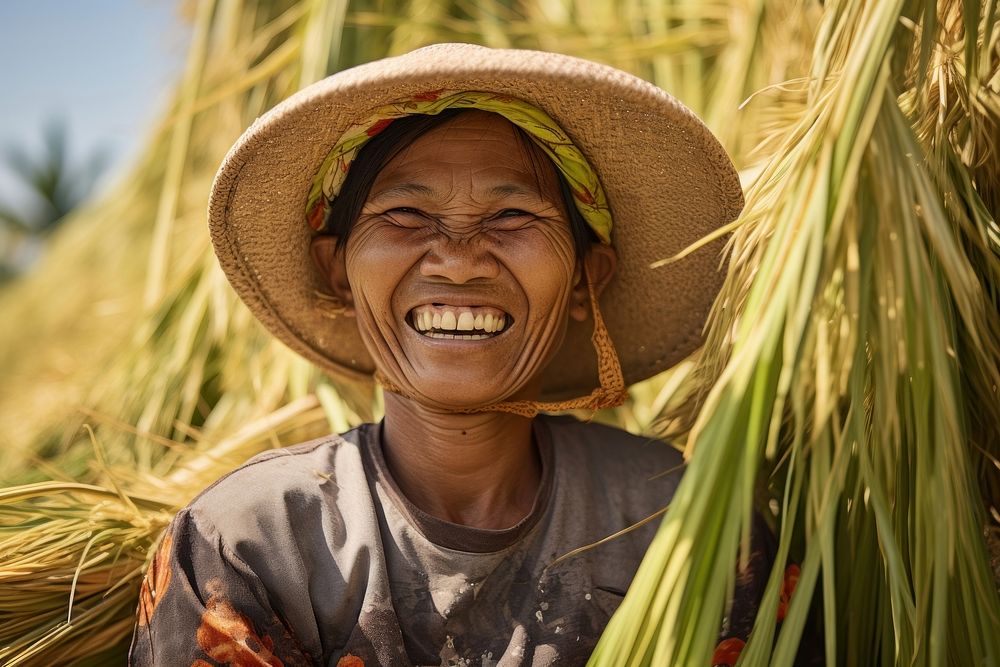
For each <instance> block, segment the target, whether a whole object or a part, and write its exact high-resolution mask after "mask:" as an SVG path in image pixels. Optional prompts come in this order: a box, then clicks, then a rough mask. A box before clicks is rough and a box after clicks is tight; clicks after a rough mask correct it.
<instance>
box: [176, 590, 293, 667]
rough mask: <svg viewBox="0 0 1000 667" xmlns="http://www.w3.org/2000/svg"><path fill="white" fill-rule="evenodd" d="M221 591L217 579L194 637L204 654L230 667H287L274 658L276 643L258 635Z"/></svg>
mask: <svg viewBox="0 0 1000 667" xmlns="http://www.w3.org/2000/svg"><path fill="white" fill-rule="evenodd" d="M221 587H222V586H221V582H220V581H219V580H218V579H215V580H212V581H209V582H208V584H207V586H206V588H207V589H208V592H209V598H208V602H207V603H206V604H205V613H203V614H202V615H201V625H200V626H198V631H197V633H196V635H195V636H196V638H197V640H198V646H200V647H201V650H202V651H204V652H205V653H206V655H208V657H210V658H211V659H212V660H215V661H216V662H219V663H222V664H223V665H228V666H229V667H264V666H266V667H284V663H283V662H282V661H281V660H280V659H279V658H278V657H277V656H276V655H274V640H272V639H271V638H270V637H268V636H267V635H264V636H263V637H261V636H260V635H258V634H257V632H256V630H255V629H254V627H253V623H252V622H251V621H250V619H249V618H247V617H246V616H244V615H243V614H241V613H239V612H238V611H236V609H235V608H233V605H231V604H230V603H229V601H228V600H225V599H224V598H223V597H222V596H221V595H220V594H219V590H220V589H221Z"/></svg>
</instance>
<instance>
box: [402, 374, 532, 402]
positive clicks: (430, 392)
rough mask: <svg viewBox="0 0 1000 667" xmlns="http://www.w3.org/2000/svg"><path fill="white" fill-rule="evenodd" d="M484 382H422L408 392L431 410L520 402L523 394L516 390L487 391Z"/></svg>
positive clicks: (506, 388)
mask: <svg viewBox="0 0 1000 667" xmlns="http://www.w3.org/2000/svg"><path fill="white" fill-rule="evenodd" d="M484 384H485V383H484V381H482V380H472V381H470V380H469V379H468V378H465V379H464V380H461V381H457V382H456V381H451V382H445V381H443V382H426V381H424V382H420V383H418V384H415V385H413V386H412V389H411V390H410V391H409V392H408V393H410V394H411V396H412V397H413V400H415V401H416V402H418V403H420V404H422V405H424V406H426V407H430V408H438V409H445V410H469V409H473V408H480V407H482V406H484V405H490V404H493V403H499V402H501V401H511V400H520V399H521V398H524V396H521V395H520V394H522V393H523V392H521V391H518V390H517V389H516V388H515V389H514V390H511V389H510V388H508V387H495V388H490V389H487V388H486V387H485V386H484Z"/></svg>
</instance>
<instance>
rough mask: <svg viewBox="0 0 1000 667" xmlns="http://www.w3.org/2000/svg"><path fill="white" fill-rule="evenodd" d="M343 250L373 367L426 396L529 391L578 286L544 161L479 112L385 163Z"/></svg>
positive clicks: (459, 403) (491, 398)
mask: <svg viewBox="0 0 1000 667" xmlns="http://www.w3.org/2000/svg"><path fill="white" fill-rule="evenodd" d="M344 253H345V254H344V259H345V262H346V273H347V279H348V282H349V283H350V292H351V298H352V300H353V303H354V310H355V313H356V316H357V322H358V327H359V329H360V332H361V336H362V338H363V339H364V342H365V345H366V347H367V348H368V351H369V353H370V354H371V355H372V357H373V359H374V360H375V363H376V365H377V367H378V368H379V370H380V371H382V373H383V374H384V375H385V376H386V377H387V378H388V379H389V380H390V381H391V382H392V383H394V384H395V385H397V386H398V387H399V388H400V389H402V390H403V391H404V392H405V393H406V394H408V395H410V396H412V397H414V398H416V399H417V400H419V401H420V402H422V403H426V404H428V405H433V406H439V407H448V408H463V407H475V406H480V405H484V404H489V403H493V402H497V401H502V400H515V399H533V398H537V396H538V393H539V390H540V380H541V373H542V370H543V369H544V368H545V366H546V364H547V363H548V362H549V360H550V359H551V358H552V356H553V355H554V353H555V352H556V350H558V348H559V346H560V344H561V343H562V340H563V336H564V333H565V330H566V326H567V322H568V314H569V312H570V307H571V305H572V302H573V300H574V299H576V300H579V298H580V294H581V293H582V294H583V295H584V298H585V296H586V292H585V289H584V288H583V287H582V286H580V285H578V283H581V282H582V281H580V271H579V269H578V264H577V261H576V255H575V250H574V245H573V238H572V235H571V233H570V228H569V222H568V218H567V215H566V210H565V207H564V203H563V201H562V197H561V195H560V189H559V182H558V179H557V177H556V172H555V167H554V166H553V165H552V164H551V162H550V161H549V160H548V159H547V158H546V157H545V156H544V154H543V153H542V152H541V150H540V149H538V148H537V147H536V146H534V145H525V142H523V141H522V140H521V139H520V138H519V136H518V135H517V134H516V132H515V130H514V127H513V126H512V125H511V124H510V123H509V122H508V121H507V120H505V119H503V118H502V117H500V116H497V115H495V114H490V113H486V112H481V111H470V112H467V113H463V114H461V115H459V116H457V117H456V118H455V119H453V120H451V121H448V122H447V123H445V124H443V125H440V126H438V127H436V128H434V129H432V130H430V131H428V132H427V133H426V134H424V135H422V136H421V137H419V138H418V139H417V140H416V141H414V142H413V143H412V144H411V145H410V146H409V147H407V148H406V149H404V150H403V151H402V152H401V153H400V154H399V155H397V156H396V157H395V158H393V159H392V160H391V161H390V162H389V163H388V164H387V165H386V166H385V168H384V169H383V170H382V171H381V172H380V174H379V175H378V177H377V178H376V180H375V182H374V184H373V186H372V189H371V192H370V194H369V196H368V199H367V201H366V202H365V205H364V206H363V208H362V212H361V215H360V217H359V218H358V220H357V222H356V224H355V225H354V228H353V230H352V232H351V235H350V237H349V239H348V243H347V247H346V249H345V251H344ZM574 287H576V290H574Z"/></svg>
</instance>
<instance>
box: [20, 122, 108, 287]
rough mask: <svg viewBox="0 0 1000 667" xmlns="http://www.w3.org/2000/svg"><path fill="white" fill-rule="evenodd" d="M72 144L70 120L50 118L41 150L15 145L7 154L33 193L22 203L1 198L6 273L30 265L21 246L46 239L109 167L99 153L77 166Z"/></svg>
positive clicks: (22, 182)
mask: <svg viewBox="0 0 1000 667" xmlns="http://www.w3.org/2000/svg"><path fill="white" fill-rule="evenodd" d="M69 148H70V146H69V136H68V130H67V125H66V123H65V121H59V120H50V121H49V122H48V123H47V124H46V125H45V126H44V128H43V130H42V149H41V151H40V152H38V153H31V152H28V151H27V150H25V149H24V148H23V147H17V146H15V147H11V148H9V149H8V150H7V151H6V153H5V155H4V161H5V162H6V164H7V167H8V170H9V171H10V173H11V174H13V175H14V176H15V177H16V178H17V179H18V180H20V181H21V184H22V185H23V186H24V189H25V191H26V192H27V194H28V197H29V200H28V201H27V202H25V203H24V204H22V205H20V206H17V207H15V206H14V205H12V204H10V203H3V202H0V226H2V227H3V228H4V232H5V234H6V237H7V238H8V239H9V246H8V248H7V249H6V252H5V253H4V262H3V271H4V272H5V275H7V276H11V275H14V274H15V273H16V272H17V271H18V269H19V268H21V266H20V265H23V264H24V263H25V260H23V259H19V256H18V254H17V251H18V250H19V248H20V249H22V250H23V246H22V245H21V244H23V243H24V242H25V241H26V240H31V241H35V242H38V241H41V240H44V238H45V237H46V236H48V235H49V234H50V233H51V232H52V231H53V230H54V229H55V228H56V227H58V226H59V225H60V224H61V223H62V222H63V220H65V218H66V216H67V215H68V214H69V213H70V212H71V211H72V210H73V209H75V208H76V207H77V206H79V205H80V204H81V203H82V202H83V201H84V200H85V199H86V198H87V197H88V196H89V195H90V193H91V191H92V190H93V187H94V184H95V183H96V182H97V180H98V178H99V177H100V176H101V174H102V172H103V171H104V166H105V164H106V162H107V160H106V155H105V154H104V153H103V152H100V151H95V152H93V153H92V154H91V155H90V156H89V157H88V158H87V159H86V160H85V161H84V162H83V163H82V164H79V165H75V164H73V162H72V160H71V158H70V151H69ZM29 254H30V253H29ZM21 256H23V253H22V255H21Z"/></svg>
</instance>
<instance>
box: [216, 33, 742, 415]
mask: <svg viewBox="0 0 1000 667" xmlns="http://www.w3.org/2000/svg"><path fill="white" fill-rule="evenodd" d="M441 89H444V90H476V91H486V92H496V93H504V94H507V95H510V96H513V97H517V98H520V99H522V100H525V101H527V102H530V103H531V104H533V105H535V106H537V107H539V108H540V109H542V110H544V111H545V112H547V113H548V114H549V115H550V116H551V117H552V118H554V119H555V120H556V122H558V123H559V125H560V126H562V128H563V129H564V130H565V131H566V133H567V134H568V135H569V136H570V137H571V138H572V139H573V141H574V143H575V144H576V146H577V147H578V148H579V149H580V151H581V152H582V153H583V154H584V156H585V157H586V158H587V160H588V161H589V163H590V165H591V166H592V167H593V169H594V170H595V171H596V172H597V175H598V177H599V179H600V181H601V184H602V185H603V187H604V190H605V192H606V194H607V197H608V201H609V204H610V207H611V214H612V223H613V228H612V235H611V236H612V246H613V247H614V249H615V251H616V252H617V255H618V272H617V274H616V276H615V278H614V279H613V280H612V282H611V284H610V285H608V287H607V289H605V291H604V293H603V294H602V296H601V299H600V308H601V312H602V313H603V315H604V319H605V322H606V323H607V327H608V331H609V332H610V334H611V338H612V340H613V341H614V343H615V349H616V350H617V352H618V356H619V359H620V361H621V365H622V372H623V374H624V376H625V381H626V383H627V384H632V383H634V382H637V381H639V380H643V379H645V378H648V377H650V376H652V375H654V374H656V373H658V372H660V371H662V370H665V369H667V368H669V367H670V366H672V365H674V364H675V363H677V362H678V361H680V360H682V359H683V358H684V357H686V356H687V355H688V354H690V353H691V352H692V351H694V350H695V349H696V348H697V347H698V346H699V345H700V344H701V340H702V328H703V326H704V322H705V318H706V317H707V315H708V312H709V309H710V307H711V304H712V302H713V300H714V299H715V296H716V294H717V293H718V290H719V288H720V286H721V284H722V279H723V269H724V267H722V266H721V259H722V256H721V252H722V241H721V240H720V241H715V242H712V243H710V244H708V245H706V246H705V247H703V248H700V249H699V250H697V251H695V252H693V253H691V254H690V255H688V256H686V257H685V258H683V259H682V260H679V261H677V262H674V263H671V264H668V265H666V266H662V267H660V268H655V269H653V268H650V264H651V263H653V262H655V261H656V260H660V259H663V258H667V257H671V256H673V255H675V254H677V253H678V252H679V251H681V250H683V249H685V248H686V247H688V246H689V245H691V244H692V243H694V242H695V241H698V240H699V239H701V238H702V237H704V236H706V235H707V234H709V233H711V232H713V231H715V230H716V229H718V228H719V227H720V226H722V225H724V224H726V223H727V222H729V221H731V220H733V219H735V218H736V216H737V215H738V214H739V212H740V210H741V209H742V207H743V194H742V190H741V188H740V183H739V178H738V175H737V173H736V170H735V169H734V167H733V165H732V162H731V161H730V159H729V156H728V155H727V154H726V151H725V150H724V149H723V148H722V146H721V145H720V144H719V142H718V140H717V139H716V138H715V137H714V136H713V135H712V133H711V132H710V131H709V130H708V128H707V127H706V126H705V125H704V124H703V123H702V122H701V121H700V120H699V119H698V118H697V117H696V116H695V115H694V114H693V113H691V111H690V110H688V109H687V108H686V107H685V106H684V105H682V104H681V103H680V102H678V101H677V100H676V99H674V98H673V97H671V96H670V95H668V94H667V93H666V92H664V91H663V90H661V89H659V88H657V87H656V86H654V85H652V84H650V83H648V82H646V81H643V80H642V79H639V78H637V77H635V76H632V75H630V74H627V73H625V72H622V71H620V70H617V69H614V68H612V67H608V66H605V65H600V64H597V63H594V62H590V61H587V60H581V59H579V58H573V57H570V56H564V55H559V54H554V53H544V52H539V51H522V50H510V49H489V48H484V47H480V46H474V45H470V44H437V45H434V46H429V47H425V48H423V49H419V50H417V51H413V52H411V53H408V54H406V55H402V56H397V57H393V58H387V59H384V60H379V61H376V62H372V63H368V64H366V65H361V66H359V67H355V68H352V69H349V70H345V71H343V72H340V73H338V74H335V75H333V76H330V77H328V78H326V79H324V80H322V81H319V82H317V83H315V84H313V85H311V86H309V87H307V88H305V89H303V90H302V91H300V92H298V93H296V94H295V95H293V96H292V97H290V98H288V99H287V100H285V101H284V102H282V103H281V104H279V105H278V106H276V107H275V108H274V109H272V110H271V111H270V112H268V113H267V114H265V115H264V116H262V117H261V118H259V119H258V120H257V121H256V122H255V123H254V124H253V125H252V126H251V127H250V129H248V130H247V131H246V132H245V133H244V134H243V136H242V137H240V139H239V140H238V141H237V142H236V144H235V145H234V146H233V148H232V149H231V150H230V152H229V154H228V155H227V156H226V159H225V161H224V162H223V164H222V166H221V168H220V169H219V172H218V174H217V175H216V179H215V183H214V185H213V188H212V196H211V200H210V203H209V226H210V231H211V236H212V243H213V244H214V246H215V251H216V254H217V255H218V257H219V262H220V264H221V265H222V268H223V270H224V271H225V273H226V276H227V277H228V278H229V280H230V282H231V283H232V285H233V287H234V288H235V289H236V292H237V293H238V294H239V296H240V297H241V298H242V299H243V301H244V302H245V303H246V304H247V306H249V308H250V310H251V311H252V312H253V313H254V315H255V316H256V317H257V318H258V319H259V320H260V321H261V322H262V323H263V324H264V325H265V327H267V329H268V330H269V331H270V332H271V333H272V334H274V335H275V336H276V337H277V338H278V339H280V340H281V341H283V342H284V343H285V344H287V345H288V346H289V347H291V348H292V349H293V350H295V351H296V352H298V353H299V354H301V355H302V356H304V357H305V358H306V359H308V360H310V361H312V362H313V363H315V364H317V365H318V366H320V367H321V368H322V369H324V370H326V371H327V372H329V373H331V374H333V375H334V376H341V377H348V378H351V379H362V378H369V377H371V376H372V374H373V373H374V371H375V368H374V365H373V363H372V360H371V357H370V356H369V354H368V352H367V351H366V349H365V347H364V345H363V343H362V340H361V336H360V334H359V333H358V330H357V326H356V324H355V320H354V319H353V318H350V317H337V318H331V317H329V315H328V314H326V313H328V310H329V309H328V308H324V307H323V304H321V300H322V299H321V297H320V296H319V294H321V293H322V292H324V291H325V290H327V289H328V288H327V287H326V284H325V282H324V280H323V278H322V277H321V275H320V274H319V272H318V270H317V269H316V267H315V266H314V264H313V261H312V258H311V255H310V242H311V240H312V238H313V236H314V234H315V232H313V231H312V229H311V228H310V227H309V225H308V224H307V222H306V217H305V215H306V213H305V211H306V198H307V196H308V194H309V187H310V184H311V182H312V180H313V177H314V176H315V175H316V173H317V171H318V170H319V168H320V165H321V163H322V162H323V159H324V158H325V157H326V156H327V154H328V153H329V152H330V150H331V149H332V148H333V146H334V145H335V144H336V142H337V140H338V139H339V138H340V136H341V135H342V134H343V133H344V131H345V130H346V129H347V128H348V127H349V126H350V125H351V124H353V123H357V122H360V121H362V120H364V119H366V118H368V117H369V116H370V115H371V112H372V110H373V109H376V108H378V107H381V106H384V105H386V104H389V103H391V102H393V101H396V100H400V99H403V98H408V97H410V96H412V95H414V94H415V93H420V92H426V91H432V90H441ZM591 332H592V326H591V324H590V323H583V324H577V323H576V322H571V323H570V327H569V330H568V331H567V334H566V339H565V342H564V344H563V347H562V348H561V349H560V352H559V353H558V354H557V356H556V357H555V359H554V360H553V361H552V363H551V364H550V365H549V367H548V368H547V369H546V371H545V373H546V375H545V378H544V383H543V396H542V399H543V400H562V399H567V398H571V397H576V396H582V395H585V394H588V393H589V392H590V391H591V390H592V389H594V388H595V387H596V386H597V384H598V380H597V356H596V353H595V351H594V347H593V345H592V343H591V341H590V336H591Z"/></svg>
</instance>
